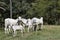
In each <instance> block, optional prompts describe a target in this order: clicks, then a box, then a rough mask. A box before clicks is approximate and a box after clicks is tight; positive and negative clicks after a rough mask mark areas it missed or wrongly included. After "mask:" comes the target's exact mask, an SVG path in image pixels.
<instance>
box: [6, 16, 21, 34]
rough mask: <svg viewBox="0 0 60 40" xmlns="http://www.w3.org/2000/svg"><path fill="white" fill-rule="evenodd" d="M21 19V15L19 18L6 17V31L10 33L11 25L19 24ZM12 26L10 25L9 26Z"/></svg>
mask: <svg viewBox="0 0 60 40" xmlns="http://www.w3.org/2000/svg"><path fill="white" fill-rule="evenodd" d="M20 19H21V17H18V19H11V18H6V19H5V33H9V31H10V28H11V26H13V25H18V21H19V20H20ZM8 26H10V27H8Z"/></svg>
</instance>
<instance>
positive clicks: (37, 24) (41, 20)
mask: <svg viewBox="0 0 60 40" xmlns="http://www.w3.org/2000/svg"><path fill="white" fill-rule="evenodd" d="M32 24H33V26H35V25H36V27H34V28H35V29H36V31H37V29H38V28H40V29H42V26H43V17H41V18H40V19H38V18H35V17H34V18H32ZM39 25H41V26H39Z"/></svg>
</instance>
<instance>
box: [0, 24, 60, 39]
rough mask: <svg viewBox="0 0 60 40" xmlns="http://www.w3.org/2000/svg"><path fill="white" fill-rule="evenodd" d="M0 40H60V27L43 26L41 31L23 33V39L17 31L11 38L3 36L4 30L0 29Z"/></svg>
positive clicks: (9, 35) (6, 35) (8, 35)
mask: <svg viewBox="0 0 60 40" xmlns="http://www.w3.org/2000/svg"><path fill="white" fill-rule="evenodd" d="M0 40H60V26H59V25H44V26H43V29H42V30H40V31H37V32H35V31H34V32H29V33H28V32H25V33H24V36H23V37H22V36H21V33H20V32H19V31H18V33H17V36H16V37H13V36H12V35H11V34H4V30H2V29H0Z"/></svg>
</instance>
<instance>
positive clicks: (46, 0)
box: [0, 0, 60, 24]
mask: <svg viewBox="0 0 60 40" xmlns="http://www.w3.org/2000/svg"><path fill="white" fill-rule="evenodd" d="M12 13H13V15H12V16H13V18H17V17H18V16H22V17H24V18H33V17H38V18H40V17H41V16H43V18H44V24H60V0H12ZM9 17H10V1H9V0H0V22H4V19H5V18H9Z"/></svg>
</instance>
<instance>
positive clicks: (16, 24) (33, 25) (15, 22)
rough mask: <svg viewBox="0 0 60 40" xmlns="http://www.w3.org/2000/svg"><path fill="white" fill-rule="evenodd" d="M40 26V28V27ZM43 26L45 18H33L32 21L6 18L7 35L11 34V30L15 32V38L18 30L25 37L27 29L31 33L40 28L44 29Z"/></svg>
mask: <svg viewBox="0 0 60 40" xmlns="http://www.w3.org/2000/svg"><path fill="white" fill-rule="evenodd" d="M39 25H40V26H39ZM42 26H43V17H41V18H36V17H34V18H32V19H30V18H29V19H25V18H22V17H20V16H19V17H18V18H17V19H12V18H6V19H5V28H4V30H5V33H9V32H10V30H11V29H12V30H13V36H15V35H16V30H21V33H22V35H23V32H25V28H26V27H27V31H28V32H29V31H30V29H31V30H33V31H34V30H35V31H37V30H38V29H39V28H40V29H42Z"/></svg>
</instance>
